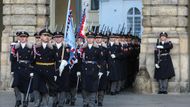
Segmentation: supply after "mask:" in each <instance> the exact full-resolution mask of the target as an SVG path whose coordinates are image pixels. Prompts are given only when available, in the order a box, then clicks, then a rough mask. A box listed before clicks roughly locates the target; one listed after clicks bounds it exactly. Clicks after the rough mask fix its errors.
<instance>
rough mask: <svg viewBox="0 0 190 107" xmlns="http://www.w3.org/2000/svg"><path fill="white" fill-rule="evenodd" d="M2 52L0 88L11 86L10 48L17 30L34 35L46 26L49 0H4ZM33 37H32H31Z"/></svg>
mask: <svg viewBox="0 0 190 107" xmlns="http://www.w3.org/2000/svg"><path fill="white" fill-rule="evenodd" d="M3 4H4V6H3V15H4V16H3V25H4V26H5V29H4V30H3V32H2V44H1V46H2V52H1V65H0V66H1V70H0V89H7V88H8V87H10V60H9V53H10V52H9V51H10V50H9V49H10V43H11V42H12V37H13V36H15V33H16V31H23V30H24V31H27V32H29V34H30V35H33V34H34V32H36V30H39V29H41V28H42V27H44V25H45V22H46V20H47V19H48V15H49V5H48V4H49V0H3ZM31 39H32V38H31Z"/></svg>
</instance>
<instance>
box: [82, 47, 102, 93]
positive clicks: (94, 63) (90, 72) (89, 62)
mask: <svg viewBox="0 0 190 107" xmlns="http://www.w3.org/2000/svg"><path fill="white" fill-rule="evenodd" d="M99 53H100V52H99V49H98V48H96V47H94V46H92V48H91V49H89V48H88V47H86V48H84V52H83V55H84V56H83V63H82V88H83V90H85V91H88V92H97V90H98V73H99V68H98V64H99Z"/></svg>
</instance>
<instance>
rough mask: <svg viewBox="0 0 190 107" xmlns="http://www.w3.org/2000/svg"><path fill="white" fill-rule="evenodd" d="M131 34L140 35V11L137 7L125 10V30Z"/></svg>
mask: <svg viewBox="0 0 190 107" xmlns="http://www.w3.org/2000/svg"><path fill="white" fill-rule="evenodd" d="M130 30H131V34H133V35H137V36H140V35H141V12H140V10H139V9H138V8H136V7H132V8H130V9H129V11H128V12H127V31H130Z"/></svg>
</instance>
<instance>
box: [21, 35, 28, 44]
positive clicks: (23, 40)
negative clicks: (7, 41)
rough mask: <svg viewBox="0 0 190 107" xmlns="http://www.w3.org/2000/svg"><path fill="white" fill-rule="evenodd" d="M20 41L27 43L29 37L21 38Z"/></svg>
mask: <svg viewBox="0 0 190 107" xmlns="http://www.w3.org/2000/svg"><path fill="white" fill-rule="evenodd" d="M19 39H20V42H21V43H25V42H27V40H28V37H27V36H20V37H19Z"/></svg>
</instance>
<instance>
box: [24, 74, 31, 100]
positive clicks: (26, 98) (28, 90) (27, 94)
mask: <svg viewBox="0 0 190 107" xmlns="http://www.w3.org/2000/svg"><path fill="white" fill-rule="evenodd" d="M32 79H33V76H31V77H30V82H29V85H28V89H27V93H26V97H25V101H27V100H28V96H29V92H30V88H31V84H32Z"/></svg>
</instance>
